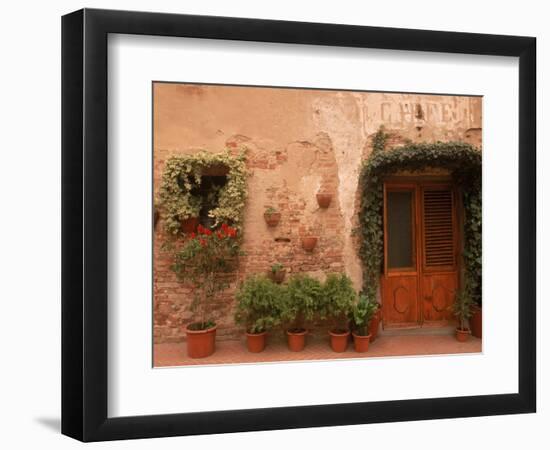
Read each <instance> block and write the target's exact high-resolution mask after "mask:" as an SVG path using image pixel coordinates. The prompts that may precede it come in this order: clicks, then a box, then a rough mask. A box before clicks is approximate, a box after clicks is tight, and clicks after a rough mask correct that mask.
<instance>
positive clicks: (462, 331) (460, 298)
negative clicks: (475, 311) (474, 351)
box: [451, 286, 473, 342]
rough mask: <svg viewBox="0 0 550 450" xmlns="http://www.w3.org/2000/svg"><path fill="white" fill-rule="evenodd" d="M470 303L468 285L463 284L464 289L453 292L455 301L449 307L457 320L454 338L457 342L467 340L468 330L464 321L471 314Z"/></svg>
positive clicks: (471, 301) (471, 302)
mask: <svg viewBox="0 0 550 450" xmlns="http://www.w3.org/2000/svg"><path fill="white" fill-rule="evenodd" d="M472 304H473V300H472V296H471V295H470V291H469V289H468V286H465V287H464V289H462V290H460V291H458V292H457V293H456V294H455V301H454V303H453V304H452V306H451V308H452V311H453V314H454V316H455V317H456V318H457V320H458V326H457V328H456V339H457V341H459V342H466V341H467V340H468V336H469V335H470V330H469V329H468V327H467V326H466V321H467V320H468V319H469V318H470V316H471V315H472Z"/></svg>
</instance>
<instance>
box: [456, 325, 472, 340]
mask: <svg viewBox="0 0 550 450" xmlns="http://www.w3.org/2000/svg"><path fill="white" fill-rule="evenodd" d="M469 337H470V330H461V329H460V328H457V329H456V340H457V341H458V342H466V341H467V340H468V338H469Z"/></svg>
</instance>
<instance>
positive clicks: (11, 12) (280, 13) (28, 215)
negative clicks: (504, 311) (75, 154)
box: [0, 0, 550, 449]
mask: <svg viewBox="0 0 550 450" xmlns="http://www.w3.org/2000/svg"><path fill="white" fill-rule="evenodd" d="M542 4H543V3H542V2H534V1H533V2H530V1H523V2H521V3H518V2H510V3H509V4H508V5H506V4H505V3H504V2H499V3H498V4H493V5H491V4H485V3H481V2H479V1H477V2H473V1H472V2H470V1H462V2H460V3H445V2H406V1H393V2H391V3H390V2H376V3H372V4H368V5H367V4H366V3H363V2H352V1H350V2H346V1H343V0H341V1H339V2H330V3H327V4H325V5H323V4H319V2H312V3H311V4H308V3H306V2H303V4H300V3H298V2H295V1H294V2H283V1H278V2H272V3H269V4H265V3H263V2H244V1H242V2H241V1H238V0H234V1H232V2H223V1H216V2H214V1H210V2H208V3H205V2H203V3H200V2H192V3H190V4H188V5H186V4H182V3H181V2H167V1H156V2H155V3H152V2H143V1H138V0H134V1H111V2H97V1H92V0H90V1H89V2H87V3H85V4H83V3H80V2H68V1H65V2H49V3H46V2H44V4H42V3H39V2H19V3H17V4H16V3H10V6H9V7H6V6H5V7H4V9H3V11H2V16H1V19H0V21H1V25H2V26H1V27H0V30H1V31H0V32H1V33H2V39H1V40H0V42H1V44H0V45H2V56H3V59H2V71H1V72H0V77H2V87H3V88H4V89H3V91H2V97H1V98H2V108H1V109H0V114H1V115H2V118H1V119H2V120H1V121H0V123H2V137H3V139H2V144H3V145H2V165H1V167H2V176H1V177H0V183H1V188H2V189H1V190H0V192H1V195H2V203H1V204H2V208H3V209H2V210H3V214H2V219H3V220H2V222H0V223H1V225H0V227H1V229H0V244H1V245H0V249H1V255H2V257H1V264H2V267H1V269H2V270H1V272H0V273H2V284H1V288H0V289H1V296H0V298H1V300H2V304H3V308H2V312H3V314H2V318H3V320H2V327H0V330H1V331H0V333H1V339H2V340H1V341H2V356H3V359H2V369H3V370H2V372H1V373H2V379H1V381H0V398H1V399H2V407H1V412H0V414H1V417H0V420H1V422H0V423H2V434H1V435H0V442H1V443H2V444H3V445H4V446H5V447H6V448H32V447H34V446H36V447H38V446H39V447H40V448H72V447H76V446H78V445H79V444H78V443H76V442H74V441H72V440H70V439H68V438H65V437H62V436H60V435H59V434H58V428H59V414H60V411H59V395H60V388H59V375H60V349H59V340H60V333H59V330H60V256H59V255H60V251H59V246H60V232H59V228H60V150H59V148H60V77H59V75H60V19H59V16H60V15H61V14H63V13H67V12H69V11H72V10H74V9H77V8H79V7H81V6H84V5H85V6H91V7H110V8H118V9H141V10H152V9H154V10H157V11H167V12H187V13H195V14H213V15H226V16H249V17H261V18H277V19H288V20H309V21H320V22H337V23H356V24H363V25H379V26H397V27H416V28H424V29H441V30H459V31H473V32H487V33H503V34H524V35H536V36H537V37H538V38H539V41H538V47H539V51H538V55H539V61H538V67H539V79H538V82H539V103H538V113H539V115H538V118H539V128H540V131H539V142H538V146H539V150H541V149H542V148H543V146H544V141H548V137H549V132H548V131H547V130H543V129H542V128H543V127H542V124H543V123H544V117H543V108H544V106H548V104H550V103H549V101H550V99H549V98H548V95H549V94H548V91H547V90H545V88H546V86H547V84H548V72H549V70H550V46H549V45H548V39H549V38H550V31H549V30H548V29H547V24H546V18H547V17H548V13H547V12H546V11H543V10H542V6H540V5H542ZM497 5H498V6H497ZM541 74H544V76H542V75H541ZM543 102H544V104H543ZM549 164H550V161H549V159H548V156H547V154H546V155H545V154H544V153H543V152H542V151H540V152H539V169H538V172H539V198H538V211H539V230H541V231H542V229H543V228H544V227H546V228H548V226H549V224H548V219H549V218H548V207H547V206H546V207H544V205H543V198H548V194H549V192H548V186H549V183H548V182H547V181H545V180H544V179H543V177H542V174H543V170H544V169H546V170H548V169H550V167H549ZM543 224H544V225H543ZM548 250H550V247H549V245H548V235H546V236H544V235H542V234H539V260H538V264H539V266H538V274H539V278H540V279H541V281H540V282H539V285H538V288H539V294H538V297H539V322H538V324H539V328H538V329H539V347H538V355H539V380H543V379H545V378H546V379H548V373H549V367H548V364H549V362H550V358H549V357H548V352H547V350H546V349H547V345H548V342H549V339H550V332H549V331H548V328H546V329H542V328H541V325H542V320H541V318H542V317H545V316H547V315H548V314H549V308H548V306H547V305H545V304H543V302H542V301H540V299H543V298H544V297H545V296H547V295H548V289H549V287H550V286H549V285H548V283H549V282H548V277H546V279H544V276H543V274H544V272H545V271H546V272H547V271H548V256H544V255H543V253H544V251H548ZM504 256H505V255H504ZM545 294H546V295H545ZM544 351H546V356H544V355H543V353H544ZM543 356H544V359H543ZM549 408H550V396H549V394H548V389H547V388H545V385H544V384H540V383H539V408H538V410H539V413H538V414H536V415H524V416H506V417H489V418H470V419H461V420H444V421H431V422H411V423H401V424H380V425H364V426H353V427H337V428H323V429H309V430H290V431H277V432H262V433H244V434H235V435H228V436H206V437H189V438H172V439H162V440H156V441H154V442H153V441H138V442H121V443H105V444H98V445H96V447H101V448H106V447H111V446H112V447H115V448H150V447H152V446H153V445H154V446H155V448H157V447H158V448H181V447H182V446H201V447H202V448H216V447H219V446H221V445H223V446H224V448H243V447H244V448H251V447H261V448H281V447H284V446H286V447H289V446H292V447H295V446H298V445H301V446H305V445H306V446H307V445H312V444H314V445H315V447H318V448H334V447H335V446H338V447H339V448H341V447H349V446H350V445H363V444H362V443H364V445H369V446H377V447H380V446H386V447H388V448H396V447H399V446H402V447H407V448H423V449H429V448H438V449H440V448H442V447H443V448H446V449H459V448H460V449H462V448H464V447H465V446H466V447H470V448H484V447H488V446H491V447H498V448H518V447H519V446H521V447H526V448H529V447H533V448H545V447H548V441H549V438H548V436H547V433H546V428H547V423H548V421H549V420H550V412H549Z"/></svg>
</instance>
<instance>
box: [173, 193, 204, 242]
mask: <svg viewBox="0 0 550 450" xmlns="http://www.w3.org/2000/svg"><path fill="white" fill-rule="evenodd" d="M186 200H187V201H186V202H183V201H182V202H181V205H180V208H179V215H178V219H179V223H180V229H181V231H183V232H184V233H186V234H189V233H196V231H197V227H198V226H199V215H200V210H201V206H202V205H201V200H200V198H198V197H195V196H193V195H189V197H188V198H187V199H186Z"/></svg>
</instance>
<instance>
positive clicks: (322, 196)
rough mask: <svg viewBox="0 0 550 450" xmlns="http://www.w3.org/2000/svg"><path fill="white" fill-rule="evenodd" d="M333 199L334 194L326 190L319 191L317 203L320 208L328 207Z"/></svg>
mask: <svg viewBox="0 0 550 450" xmlns="http://www.w3.org/2000/svg"><path fill="white" fill-rule="evenodd" d="M331 200H332V194H328V193H326V192H318V193H317V204H318V205H319V207H320V208H324V209H325V208H328V207H329V206H330V202H331Z"/></svg>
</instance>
